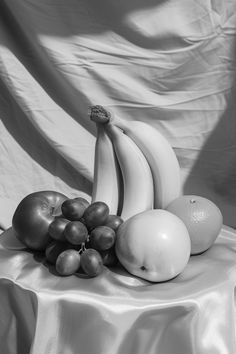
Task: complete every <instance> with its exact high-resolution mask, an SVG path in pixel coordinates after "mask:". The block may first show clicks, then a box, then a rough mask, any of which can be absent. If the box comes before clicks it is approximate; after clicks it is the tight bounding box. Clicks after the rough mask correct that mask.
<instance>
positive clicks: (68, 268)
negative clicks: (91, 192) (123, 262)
mask: <svg viewBox="0 0 236 354" xmlns="http://www.w3.org/2000/svg"><path fill="white" fill-rule="evenodd" d="M122 222H123V220H122V219H121V218H120V217H119V216H117V215H111V214H109V207H108V206H107V204H105V203H104V202H99V201H98V202H94V203H91V204H90V203H89V202H88V201H87V200H86V199H84V198H82V197H78V198H73V199H67V200H66V201H64V202H63V204H62V205H61V215H59V216H57V217H55V219H54V221H52V223H51V224H50V225H49V229H48V233H49V235H50V237H51V239H52V241H51V242H50V243H49V245H48V246H47V248H46V250H45V256H46V259H47V261H48V262H49V263H51V264H53V265H55V269H56V272H57V273H58V274H59V275H61V276H67V275H72V274H75V273H78V272H80V271H81V272H82V273H85V274H86V275H87V276H89V277H95V276H97V275H98V274H100V273H101V272H102V269H103V265H105V266H108V267H109V266H110V267H111V266H115V265H116V264H117V262H118V259H117V257H116V253H115V242H116V234H117V230H118V228H119V226H120V225H121V224H122Z"/></svg>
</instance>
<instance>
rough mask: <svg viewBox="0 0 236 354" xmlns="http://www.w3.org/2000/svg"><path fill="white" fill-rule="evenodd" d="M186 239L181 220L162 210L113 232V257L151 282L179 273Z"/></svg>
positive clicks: (185, 259)
mask: <svg viewBox="0 0 236 354" xmlns="http://www.w3.org/2000/svg"><path fill="white" fill-rule="evenodd" d="M190 249H191V243H190V237H189V233H188V230H187V228H186V226H185V225H184V223H183V221H182V220H180V219H179V218H178V217H177V216H176V215H174V214H172V213H170V212H168V211H166V210H162V209H154V210H149V211H145V212H143V213H139V214H137V215H135V216H133V217H131V218H130V219H128V220H126V221H125V222H124V223H123V224H122V225H121V226H120V227H119V230H118V233H117V240H116V254H117V257H118V259H119V261H120V263H121V264H122V265H123V266H124V267H125V268H126V270H127V271H128V272H129V273H131V274H133V275H136V276H138V277H140V278H144V279H146V280H149V281H151V282H161V281H167V280H170V279H172V278H174V277H175V276H177V275H178V274H180V273H181V272H182V271H183V270H184V268H185V267H186V265H187V263H188V261H189V257H190Z"/></svg>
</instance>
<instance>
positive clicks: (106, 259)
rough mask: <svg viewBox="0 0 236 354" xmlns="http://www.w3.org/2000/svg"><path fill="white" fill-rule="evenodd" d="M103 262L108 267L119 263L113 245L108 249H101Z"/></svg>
mask: <svg viewBox="0 0 236 354" xmlns="http://www.w3.org/2000/svg"><path fill="white" fill-rule="evenodd" d="M100 255H101V257H102V261H103V264H104V265H105V266H107V267H114V266H116V265H117V263H118V258H117V256H116V252H115V248H114V247H112V248H110V249H109V250H106V251H100Z"/></svg>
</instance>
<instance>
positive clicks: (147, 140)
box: [110, 117, 181, 209]
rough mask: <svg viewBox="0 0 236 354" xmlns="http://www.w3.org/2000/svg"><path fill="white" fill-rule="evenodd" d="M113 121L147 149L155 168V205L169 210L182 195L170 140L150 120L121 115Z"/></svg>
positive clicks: (147, 154) (152, 165)
mask: <svg viewBox="0 0 236 354" xmlns="http://www.w3.org/2000/svg"><path fill="white" fill-rule="evenodd" d="M110 122H112V123H113V124H114V125H116V126H117V127H119V128H120V129H122V130H123V131H124V133H125V134H127V136H128V137H129V138H131V139H132V140H133V141H134V142H135V144H136V145H137V146H138V147H139V149H140V150H141V151H142V152H143V154H144V156H145V157H146V159H147V161H148V163H149V165H150V168H151V171H152V177H153V183H154V208H155V209H165V208H166V207H167V205H168V204H169V203H170V202H172V201H173V200H174V199H175V198H177V197H179V196H180V194H181V176H180V166H179V163H178V160H177V157H176V155H175V152H174V150H173V149H172V147H171V145H170V143H169V142H168V140H167V139H166V138H165V137H164V136H163V135H162V134H161V133H160V132H158V130H156V129H155V128H154V127H152V126H151V125H149V124H147V123H144V122H140V121H129V122H127V121H124V120H123V119H120V118H118V117H112V118H111V119H110ZM110 124H111V123H110Z"/></svg>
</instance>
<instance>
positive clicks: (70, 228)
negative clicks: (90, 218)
mask: <svg viewBox="0 0 236 354" xmlns="http://www.w3.org/2000/svg"><path fill="white" fill-rule="evenodd" d="M64 236H65V238H66V240H67V241H68V242H70V243H72V244H73V245H81V243H83V242H85V241H86V239H87V237H88V230H87V227H86V226H85V225H84V224H83V223H82V222H80V221H71V222H69V223H68V224H67V225H66V227H65V230H64Z"/></svg>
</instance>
